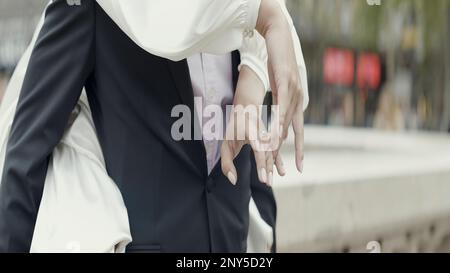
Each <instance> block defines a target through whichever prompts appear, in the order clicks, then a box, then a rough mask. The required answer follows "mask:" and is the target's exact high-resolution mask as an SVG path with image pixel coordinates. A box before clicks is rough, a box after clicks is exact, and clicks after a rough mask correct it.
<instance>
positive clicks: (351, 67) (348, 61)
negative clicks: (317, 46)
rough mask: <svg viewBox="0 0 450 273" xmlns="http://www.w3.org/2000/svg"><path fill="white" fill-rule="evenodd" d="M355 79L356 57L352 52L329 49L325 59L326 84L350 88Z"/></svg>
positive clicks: (324, 73) (324, 78) (324, 77)
mask: <svg viewBox="0 0 450 273" xmlns="http://www.w3.org/2000/svg"><path fill="white" fill-rule="evenodd" d="M354 78H355V57H354V54H353V52H352V51H351V50H348V49H340V48H327V49H326V50H325V54H324V57H323V80H324V82H325V83H326V84H330V85H340V86H346V87H350V86H352V85H353V80H354Z"/></svg>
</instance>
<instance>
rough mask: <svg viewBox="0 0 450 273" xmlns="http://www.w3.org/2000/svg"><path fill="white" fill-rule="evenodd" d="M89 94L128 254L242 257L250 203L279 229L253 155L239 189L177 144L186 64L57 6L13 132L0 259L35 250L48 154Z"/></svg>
mask: <svg viewBox="0 0 450 273" xmlns="http://www.w3.org/2000/svg"><path fill="white" fill-rule="evenodd" d="M233 56H234V57H233V59H234V65H235V67H236V64H237V62H238V56H237V55H236V54H234V55H233ZM236 71H237V70H236V69H235V73H234V74H235V77H234V78H235V81H236V80H237V72H236ZM83 87H86V90H87V95H88V98H89V103H90V106H91V109H92V115H93V119H94V122H95V126H96V130H97V134H98V138H99V140H100V144H101V147H102V150H103V154H104V157H105V161H106V168H107V171H108V174H109V175H110V177H111V178H112V179H113V180H114V181H115V183H116V184H117V185H118V187H119V189H120V191H121V193H122V196H123V198H124V202H125V205H126V207H127V210H128V214H129V220H130V228H131V235H132V237H133V242H132V244H131V245H130V246H129V247H128V248H127V251H129V252H134V251H136V252H142V251H149V252H153V251H155V252H160V251H163V252H210V251H212V252H243V251H245V250H246V238H247V232H248V204H249V199H250V196H251V195H252V194H254V196H255V199H256V202H257V204H258V207H259V208H260V209H261V211H262V215H263V217H264V218H265V220H266V221H267V222H268V223H269V224H271V225H272V226H273V225H274V223H275V210H276V207H275V203H274V199H273V195H272V192H271V190H270V189H269V188H267V187H265V186H263V185H262V184H261V183H259V182H258V181H257V179H258V178H257V174H256V169H255V166H254V165H255V164H254V159H253V157H252V152H251V150H250V148H249V147H245V148H244V149H243V150H242V152H241V153H240V154H239V155H238V157H237V158H236V160H235V162H236V166H237V170H238V174H239V177H238V181H239V183H238V185H237V186H232V185H231V184H230V183H229V182H228V181H227V179H226V177H224V176H223V175H222V173H221V170H220V164H218V165H217V166H216V167H215V169H214V170H213V171H212V173H211V174H210V175H208V174H207V166H206V159H205V150H204V146H203V142H202V141H175V140H173V139H172V137H171V126H172V124H173V122H174V121H175V120H176V118H172V117H171V109H172V108H173V107H174V106H175V105H178V104H186V105H188V106H189V107H190V109H191V111H192V112H193V113H195V109H194V106H193V91H192V87H191V83H190V78H189V70H188V66H187V62H186V60H183V61H180V62H172V61H169V60H167V59H163V58H160V57H157V56H154V55H151V54H149V53H147V52H146V51H144V50H142V49H141V48H139V47H138V46H137V45H136V44H135V43H133V42H132V41H131V40H130V39H129V38H128V37H127V36H126V34H125V33H123V32H122V31H121V30H120V29H119V28H118V27H117V25H115V23H114V22H113V21H112V20H111V19H110V18H109V17H108V15H107V14H106V13H105V12H104V11H103V10H102V9H101V8H100V7H99V6H98V5H97V4H96V3H95V1H93V0H85V1H82V4H81V6H69V5H67V3H66V1H65V0H56V1H54V2H53V3H52V4H51V5H50V6H49V7H48V9H47V11H46V18H45V23H44V26H43V28H42V31H41V33H40V34H39V38H38V40H37V43H36V47H35V48H34V51H33V53H32V56H31V60H30V63H29V67H28V71H27V73H26V77H25V81H24V85H23V88H22V91H21V95H20V98H19V103H18V107H17V112H16V115H15V119H14V122H13V126H12V129H11V135H10V139H9V143H8V148H7V155H6V160H5V166H4V172H3V177H2V183H1V188H0V252H27V251H29V248H30V244H31V240H32V235H33V230H34V225H35V221H36V216H37V211H38V208H39V204H40V200H41V197H42V192H43V186H44V181H45V176H46V171H47V166H48V161H49V157H50V155H51V153H52V151H53V149H54V147H55V146H56V144H57V143H58V142H59V141H60V139H61V138H62V135H63V132H64V129H65V127H66V124H67V122H68V118H69V115H70V113H71V111H72V110H73V108H74V106H75V104H76V103H77V101H78V99H79V96H80V92H81V90H82V88H83ZM252 191H253V192H252ZM260 200H261V202H260Z"/></svg>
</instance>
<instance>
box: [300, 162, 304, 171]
mask: <svg viewBox="0 0 450 273" xmlns="http://www.w3.org/2000/svg"><path fill="white" fill-rule="evenodd" d="M300 173H303V160H302V161H300Z"/></svg>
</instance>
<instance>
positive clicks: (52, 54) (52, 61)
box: [0, 0, 95, 252]
mask: <svg viewBox="0 0 450 273" xmlns="http://www.w3.org/2000/svg"><path fill="white" fill-rule="evenodd" d="M94 4H95V2H94V1H93V0H84V1H81V5H69V4H68V2H67V1H66V0H54V1H53V2H52V3H51V4H50V5H49V6H48V7H47V10H46V15H45V21H44V25H43V26H42V29H41V32H40V34H39V36H38V39H37V41H36V45H35V47H34V49H33V52H32V54H31V58H30V62H29V64H28V69H27V72H26V76H25V79H24V82H23V86H22V90H21V93H20V97H19V102H18V105H17V110H16V113H15V117H14V122H13V124H12V128H11V133H10V136H9V141H8V145H7V151H6V158H5V165H4V167H3V175H2V182H1V185H0V252H28V251H29V250H30V245H31V241H32V237H33V231H34V226H35V222H36V217H37V212H38V209H39V204H40V201H41V197H42V192H43V187H44V181H45V177H46V174H47V167H48V162H49V158H50V156H51V153H52V151H53V149H54V147H55V146H56V145H57V143H58V142H59V141H60V139H61V138H62V136H63V133H64V129H65V127H66V125H67V122H68V118H69V116H70V113H71V112H72V110H73V108H74V106H75V105H76V103H77V101H78V99H79V96H80V94H81V90H82V88H83V86H84V84H85V82H86V79H87V78H88V77H89V75H90V74H91V71H92V69H93V59H94V58H93V56H92V54H93V43H94V29H95V26H94V22H95V18H94V17H95V16H94V14H95V13H94Z"/></svg>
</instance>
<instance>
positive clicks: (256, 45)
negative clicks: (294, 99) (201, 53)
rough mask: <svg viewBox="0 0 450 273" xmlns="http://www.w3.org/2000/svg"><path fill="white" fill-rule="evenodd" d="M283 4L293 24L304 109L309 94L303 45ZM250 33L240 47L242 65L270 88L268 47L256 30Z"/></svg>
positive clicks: (284, 10) (289, 17) (290, 22)
mask: <svg viewBox="0 0 450 273" xmlns="http://www.w3.org/2000/svg"><path fill="white" fill-rule="evenodd" d="M278 2H279V4H280V5H281V9H282V10H283V13H284V15H285V16H286V19H287V20H288V23H289V25H290V26H291V33H292V41H293V42H294V49H295V56H296V59H297V66H298V71H299V73H300V81H301V85H302V89H303V92H304V100H303V110H305V109H306V108H307V106H308V103H309V95H308V75H307V71H306V65H305V60H304V58H303V52H302V46H301V43H300V39H299V36H298V34H297V30H296V29H295V26H294V23H293V21H292V18H291V16H290V15H289V12H288V11H287V9H286V6H285V4H284V1H283V0H278ZM248 33H250V35H246V37H245V38H244V42H243V44H242V47H241V49H240V53H241V66H242V65H246V66H248V67H249V68H250V69H252V70H253V71H254V72H255V73H256V74H257V75H258V77H259V78H260V79H261V81H262V82H263V84H264V87H265V89H266V90H270V83H269V76H268V72H267V48H266V42H265V40H264V38H263V37H262V36H261V35H260V34H259V33H258V32H256V31H254V32H253V33H251V32H248Z"/></svg>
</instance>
